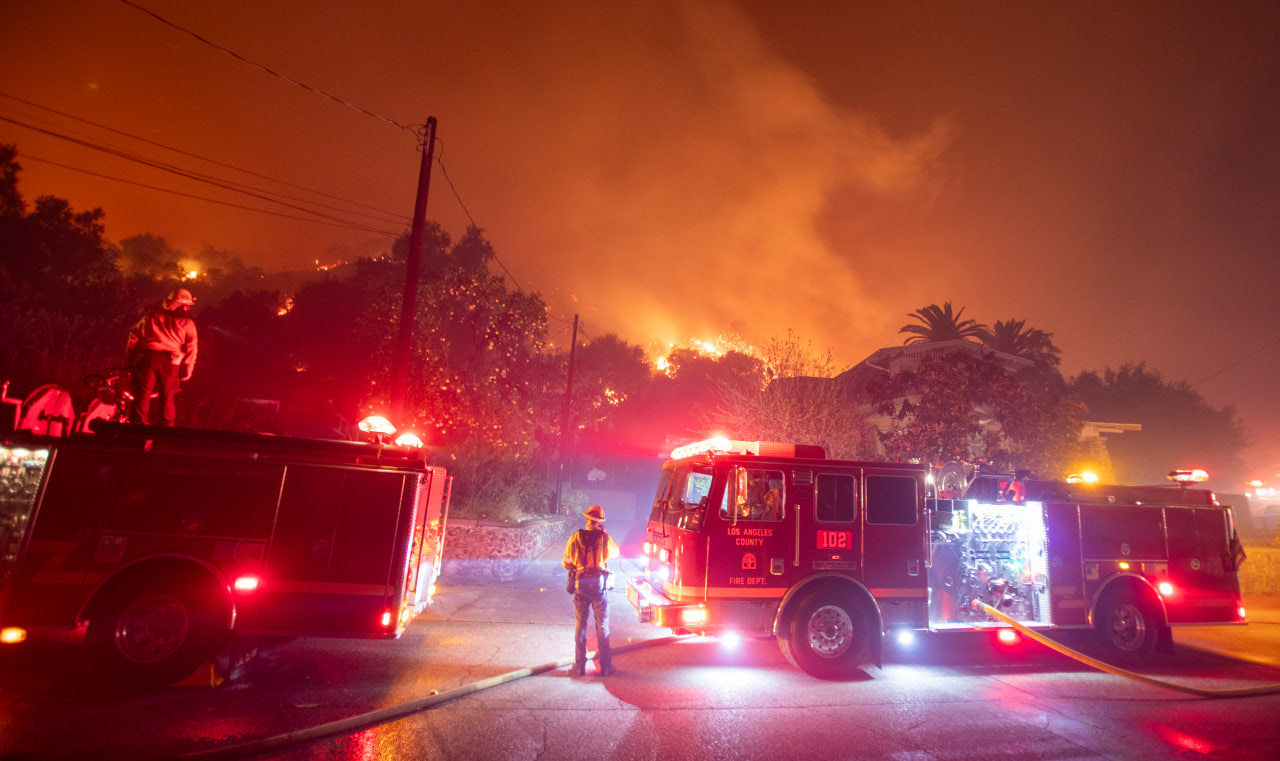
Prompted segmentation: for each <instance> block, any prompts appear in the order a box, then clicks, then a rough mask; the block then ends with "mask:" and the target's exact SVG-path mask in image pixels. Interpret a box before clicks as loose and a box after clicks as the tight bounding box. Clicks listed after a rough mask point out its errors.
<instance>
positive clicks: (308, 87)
mask: <svg viewBox="0 0 1280 761" xmlns="http://www.w3.org/2000/svg"><path fill="white" fill-rule="evenodd" d="M120 2H122V3H124V4H125V5H127V6H129V7H130V8H133V9H134V10H138V11H142V12H143V13H145V14H147V15H148V16H150V17H152V18H154V19H155V20H157V21H159V22H160V23H162V24H165V25H166V26H169V27H172V28H174V29H177V30H178V31H179V32H182V33H183V34H187V35H190V36H192V37H194V38H195V39H197V40H199V41H200V42H202V43H204V44H205V45H208V46H209V47H211V48H213V49H215V50H221V51H222V52H223V53H226V54H227V55H229V56H231V57H232V58H234V59H236V60H237V61H240V62H242V63H247V64H249V65H250V66H252V67H253V68H255V69H258V70H260V71H264V72H266V73H267V74H270V75H271V76H273V77H277V78H279V79H282V80H284V81H285V82H288V83H289V84H291V85H294V86H295V87H301V88H302V89H304V90H306V91H307V92H310V93H314V94H316V95H319V96H321V97H324V98H328V99H329V100H331V101H333V102H334V103H337V104H339V105H343V106H346V107H347V108H350V109H352V110H353V111H359V112H360V113H362V114H364V115H365V116H371V117H373V118H374V119H377V120H379V121H383V122H386V123H387V124H390V125H392V126H394V127H399V128H400V129H402V130H405V131H407V132H414V128H413V127H411V126H409V125H407V124H401V123H400V122H398V121H396V120H395V119H392V118H391V117H389V116H383V115H381V114H377V113H374V112H373V111H370V110H368V109H365V108H361V107H360V106H357V105H355V104H353V103H349V102H347V101H345V100H343V99H342V98H339V97H338V96H336V95H330V94H329V93H327V92H325V91H324V90H318V89H316V88H314V87H312V86H311V85H308V84H306V83H305V82H299V81H298V80H296V79H291V78H290V77H287V76H285V75H284V74H281V73H280V72H278V71H276V70H274V69H271V68H268V67H266V66H263V65H262V64H260V63H255V62H254V61H250V60H249V59H248V58H245V57H244V56H242V55H240V54H239V53H237V52H235V51H234V50H231V49H230V48H225V47H223V46H222V45H219V44H218V43H216V42H212V41H210V40H207V39H205V38H204V37H201V36H200V35H198V34H196V33H195V32H193V31H191V30H190V29H187V28H186V27H184V26H180V25H178V24H175V23H174V22H172V21H170V20H169V19H167V18H165V17H163V16H161V15H160V14H158V13H156V12H155V11H151V10H148V9H146V8H143V7H142V6H141V5H138V4H137V3H133V2H130V0H120Z"/></svg>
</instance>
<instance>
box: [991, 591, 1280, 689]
mask: <svg viewBox="0 0 1280 761" xmlns="http://www.w3.org/2000/svg"><path fill="white" fill-rule="evenodd" d="M979 604H980V605H981V606H982V609H983V610H984V611H986V612H987V615H990V616H992V617H994V618H995V619H996V620H998V621H1001V622H1003V623H1006V624H1008V625H1009V626H1011V627H1013V628H1014V630H1015V631H1017V632H1018V633H1019V634H1021V635H1023V636H1024V637H1027V638H1028V639H1031V640H1033V641H1035V642H1039V643H1040V644H1042V645H1044V646H1045V647H1047V648H1049V649H1050V650H1054V651H1056V652H1058V653H1061V654H1062V655H1065V656H1067V657H1068V658H1071V659H1074V660H1076V661H1079V662H1080V663H1083V664H1084V665H1086V666H1089V667H1091V668H1095V669H1097V670H1099V671H1105V672H1106V673H1108V674H1114V675H1115V676H1121V677H1124V678H1125V679H1132V680H1133V681H1135V682H1141V683H1142V684H1149V685H1151V686H1153V687H1160V688H1163V689H1166V690H1174V691H1175V692H1182V693H1185V694H1187V695H1195V696H1197V697H1201V698H1247V697H1256V696H1258V695H1274V694H1276V693H1280V684H1262V685H1258V686H1255V687H1233V688H1226V689H1214V690H1210V689H1205V688H1203V687H1191V686H1189V685H1183V684H1175V683H1174V682H1165V681H1162V680H1159V679H1152V678H1151V677H1149V676H1144V675H1143V674H1138V673H1135V672H1133V671H1127V670H1125V669H1122V668H1117V667H1116V666H1112V665H1111V664H1109V663H1106V662H1103V661H1100V660H1098V659H1097V658H1090V657H1089V656H1087V655H1085V654H1084V653H1080V652H1077V651H1075V650H1072V649H1071V648H1069V647H1066V646H1065V645H1062V644H1059V643H1057V642H1054V641H1053V640H1051V639H1049V638H1048V637H1046V636H1044V635H1043V634H1041V633H1040V632H1037V631H1035V630H1034V629H1031V628H1029V627H1027V626H1024V625H1022V624H1020V623H1018V622H1017V621H1015V620H1013V619H1012V618H1009V617H1008V616H1006V615H1005V614H1003V613H1001V612H1000V611H998V610H996V609H995V608H993V607H991V606H990V605H987V604H986V603H979Z"/></svg>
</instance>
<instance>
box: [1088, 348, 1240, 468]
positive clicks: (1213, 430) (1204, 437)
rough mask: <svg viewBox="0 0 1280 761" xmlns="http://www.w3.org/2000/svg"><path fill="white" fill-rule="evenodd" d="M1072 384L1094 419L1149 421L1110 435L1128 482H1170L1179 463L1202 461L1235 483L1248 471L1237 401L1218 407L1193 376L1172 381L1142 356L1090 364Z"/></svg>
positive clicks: (1198, 464)
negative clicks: (1114, 364)
mask: <svg viewBox="0 0 1280 761" xmlns="http://www.w3.org/2000/svg"><path fill="white" fill-rule="evenodd" d="M1070 388H1071V391H1072V392H1073V393H1074V394H1075V395H1076V396H1078V397H1079V398H1080V399H1081V401H1083V402H1084V403H1085V405H1087V406H1088V409H1089V414H1090V416H1091V417H1092V418H1093V419H1096V420H1107V421H1112V422H1118V423H1140V424H1141V425H1142V430H1141V431H1137V432H1130V433H1125V434H1124V435H1122V436H1116V437H1113V438H1111V439H1109V440H1108V442H1107V445H1108V449H1109V450H1110V454H1111V461H1112V465H1113V467H1114V468H1115V472H1116V477H1117V479H1118V480H1120V481H1121V482H1124V483H1165V476H1166V475H1167V474H1168V473H1169V471H1170V470H1173V469H1174V468H1181V467H1199V468H1204V469H1205V470H1207V471H1208V472H1209V475H1210V478H1211V479H1212V481H1211V483H1212V484H1215V485H1217V488H1219V489H1220V490H1222V491H1231V490H1234V489H1238V488H1239V487H1238V484H1239V483H1241V482H1242V481H1243V480H1244V478H1245V477H1246V473H1245V467H1244V460H1243V452H1244V449H1245V445H1246V442H1247V437H1246V435H1245V431H1244V426H1243V424H1242V423H1241V421H1240V420H1239V418H1238V417H1237V416H1236V412H1235V409H1234V408H1233V407H1231V406H1230V405H1227V406H1223V407H1214V406H1213V405H1211V404H1209V403H1208V402H1207V401H1205V399H1204V397H1202V396H1201V395H1200V394H1199V393H1198V392H1197V391H1196V390H1195V389H1193V388H1192V387H1191V386H1190V385H1188V384H1187V383H1186V382H1185V381H1176V382H1171V381H1167V380H1165V379H1164V378H1163V377H1162V376H1161V375H1160V373H1158V372H1155V371H1152V370H1148V369H1147V367H1146V364H1145V363H1142V362H1140V363H1138V364H1126V365H1123V366H1122V367H1121V368H1120V369H1119V370H1113V369H1111V368H1110V367H1107V368H1105V369H1104V371H1103V372H1102V374H1099V373H1097V372H1095V371H1087V372H1083V373H1081V374H1080V375H1078V376H1076V377H1075V378H1073V379H1072V380H1071V382H1070Z"/></svg>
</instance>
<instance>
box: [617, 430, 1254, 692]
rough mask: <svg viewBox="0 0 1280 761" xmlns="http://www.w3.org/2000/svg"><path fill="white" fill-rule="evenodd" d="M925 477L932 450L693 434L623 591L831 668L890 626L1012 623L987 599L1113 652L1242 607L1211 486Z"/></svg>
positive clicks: (816, 668) (705, 630) (668, 476)
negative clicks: (872, 456) (896, 451)
mask: <svg viewBox="0 0 1280 761" xmlns="http://www.w3.org/2000/svg"><path fill="white" fill-rule="evenodd" d="M930 481H931V479H930V469H929V468H928V467H927V466H924V465H910V464H895V463H878V462H851V461H842V460H828V459H826V458H825V454H824V452H823V450H822V449H821V448H820V447H814V446H807V445H793V444H775V443H770V442H729V441H726V440H724V439H716V440H711V441H708V442H699V443H698V444H693V445H690V446H688V447H682V448H681V449H678V450H676V451H675V452H674V453H672V459H670V460H668V461H667V462H666V464H664V465H663V467H662V475H661V479H660V482H659V484H658V490H657V495H656V497H655V499H654V503H653V511H652V513H651V515H650V517H649V523H648V528H647V532H646V542H645V562H646V570H645V572H644V574H643V575H642V576H638V577H635V578H632V579H630V580H628V584H627V596H628V598H629V600H630V601H631V604H632V605H633V606H634V607H635V609H636V611H637V612H638V614H639V616H640V620H641V621H648V622H651V623H653V624H654V625H655V626H659V627H665V628H670V629H672V630H673V631H676V632H693V633H700V634H710V635H723V634H729V633H732V634H737V635H741V636H753V635H755V636H770V635H772V636H776V637H777V639H778V642H779V645H780V646H781V649H782V651H783V653H784V654H785V655H786V656H787V658H788V660H790V661H791V662H792V663H793V664H794V665H796V666H797V667H799V668H801V669H803V670H804V671H807V672H809V673H810V674H813V675H815V676H822V677H839V676H843V675H847V674H849V673H851V672H853V671H854V670H856V669H857V668H858V667H859V666H860V665H862V664H866V663H875V664H877V665H878V664H879V663H880V662H881V642H882V639H883V638H884V636H885V635H887V634H890V633H899V632H944V631H954V630H966V631H973V630H981V629H997V628H1000V627H1006V626H1007V625H1006V624H1003V623H1001V622H999V621H996V620H994V618H993V617H991V616H990V615H989V614H988V613H986V612H985V611H984V610H983V609H982V607H981V604H980V603H985V604H987V605H990V606H992V607H994V608H995V609H996V610H999V611H1001V612H1002V613H1004V614H1005V615H1007V616H1009V617H1010V618H1012V619H1014V620H1016V621H1018V622H1019V623H1022V624H1024V625H1026V626H1029V627H1033V628H1037V629H1089V628H1092V630H1093V631H1094V632H1095V633H1096V635H1097V637H1096V642H1097V644H1098V646H1099V647H1100V649H1101V650H1103V651H1104V654H1105V655H1106V656H1108V657H1110V658H1112V659H1114V660H1119V661H1124V660H1135V659H1138V658H1140V657H1142V656H1144V655H1147V654H1149V653H1151V652H1152V651H1153V650H1155V649H1156V648H1157V647H1163V648H1165V649H1167V648H1171V647H1172V638H1171V636H1170V627H1171V626H1175V625H1179V624H1209V623H1213V624H1238V623H1239V624H1242V623H1244V622H1245V612H1244V609H1243V607H1242V606H1241V598H1240V586H1239V580H1238V577H1237V574H1236V571H1237V565H1238V563H1239V562H1240V559H1241V556H1240V555H1237V552H1236V550H1237V549H1238V546H1239V545H1238V544H1236V543H1235V532H1234V527H1233V524H1232V519H1231V513H1230V510H1229V509H1228V508H1225V507H1222V506H1220V505H1218V503H1217V500H1216V499H1215V498H1214V495H1213V493H1212V492H1210V491H1207V490H1203V489H1194V488H1185V484H1180V485H1178V486H1156V487H1123V486H1106V485H1097V484H1085V483H1080V484H1076V483H1063V482H1045V481H1029V480H1020V479H1018V478H1015V477H1010V476H1005V477H1002V478H978V479H976V480H974V481H972V483H970V484H969V485H968V488H967V491H965V493H964V494H963V495H962V496H959V498H954V499H941V498H937V497H936V496H931V494H930V491H931V484H930ZM1241 555H1242V554H1241Z"/></svg>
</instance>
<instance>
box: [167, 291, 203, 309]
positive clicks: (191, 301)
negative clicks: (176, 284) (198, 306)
mask: <svg viewBox="0 0 1280 761" xmlns="http://www.w3.org/2000/svg"><path fill="white" fill-rule="evenodd" d="M195 303H196V297H195V296H192V295H191V291H188V290H187V289H186V288H179V289H178V290H176V291H174V292H173V293H171V294H169V295H168V297H166V298H165V300H164V308H165V309H166V310H173V309H177V308H178V307H189V306H194V305H195Z"/></svg>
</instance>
